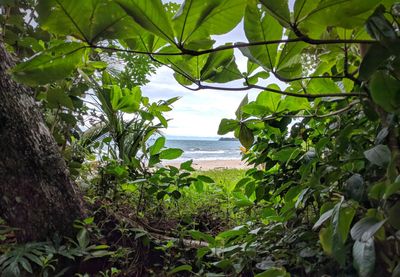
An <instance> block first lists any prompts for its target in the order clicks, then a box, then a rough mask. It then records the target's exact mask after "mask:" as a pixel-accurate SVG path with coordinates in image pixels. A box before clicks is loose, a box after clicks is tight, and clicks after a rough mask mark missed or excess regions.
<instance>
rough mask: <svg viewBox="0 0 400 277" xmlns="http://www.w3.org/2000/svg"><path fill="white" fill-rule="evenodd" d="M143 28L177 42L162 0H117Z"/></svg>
mask: <svg viewBox="0 0 400 277" xmlns="http://www.w3.org/2000/svg"><path fill="white" fill-rule="evenodd" d="M115 1H116V2H117V3H118V4H119V5H120V6H121V7H122V8H123V9H124V10H125V11H126V13H127V14H128V15H129V16H130V17H131V18H132V19H133V20H134V21H135V22H136V23H137V24H138V25H139V26H141V27H142V28H143V29H145V30H147V31H149V32H151V33H153V34H155V35H157V36H159V37H161V38H163V39H164V40H166V41H169V42H171V43H172V44H174V43H175V40H174V31H173V30H172V24H171V21H170V19H169V18H168V15H167V13H166V11H165V9H164V6H163V4H162V2H161V1H160V0H146V1H143V0H115Z"/></svg>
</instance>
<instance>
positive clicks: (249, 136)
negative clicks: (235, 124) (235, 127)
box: [239, 124, 254, 149]
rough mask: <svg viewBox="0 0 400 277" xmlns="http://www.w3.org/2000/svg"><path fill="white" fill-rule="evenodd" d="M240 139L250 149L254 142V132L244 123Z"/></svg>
mask: <svg viewBox="0 0 400 277" xmlns="http://www.w3.org/2000/svg"><path fill="white" fill-rule="evenodd" d="M239 141H240V143H241V144H242V145H243V146H244V147H245V148H246V149H249V148H250V147H251V146H252V145H253V142H254V135H253V132H252V131H251V130H250V129H249V127H247V126H246V125H244V124H242V125H240V131H239Z"/></svg>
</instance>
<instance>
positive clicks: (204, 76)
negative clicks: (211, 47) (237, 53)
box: [199, 49, 241, 83]
mask: <svg viewBox="0 0 400 277" xmlns="http://www.w3.org/2000/svg"><path fill="white" fill-rule="evenodd" d="M227 69H229V70H227ZM239 78H241V73H240V71H239V69H238V68H237V65H236V63H235V57H234V55H233V49H230V50H226V51H223V52H222V53H218V52H216V53H212V54H210V56H209V57H208V59H207V62H206V63H205V65H204V67H203V68H201V72H200V78H199V79H200V80H201V81H208V82H216V83H226V82H229V81H233V80H236V79H239Z"/></svg>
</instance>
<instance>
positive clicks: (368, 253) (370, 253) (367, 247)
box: [353, 238, 375, 277]
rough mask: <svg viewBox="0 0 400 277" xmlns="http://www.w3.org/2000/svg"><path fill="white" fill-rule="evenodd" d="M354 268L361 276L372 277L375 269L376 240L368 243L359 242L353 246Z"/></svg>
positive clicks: (371, 239)
mask: <svg viewBox="0 0 400 277" xmlns="http://www.w3.org/2000/svg"><path fill="white" fill-rule="evenodd" d="M353 259H354V267H355V268H356V270H357V272H358V274H359V276H361V277H368V276H372V274H373V273H374V269H375V245H374V239H373V238H370V239H368V240H367V241H359V240H357V241H356V242H355V243H354V245H353Z"/></svg>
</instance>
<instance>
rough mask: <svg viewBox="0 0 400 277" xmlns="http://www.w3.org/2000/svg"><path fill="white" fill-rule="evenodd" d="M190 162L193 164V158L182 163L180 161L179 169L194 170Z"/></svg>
mask: <svg viewBox="0 0 400 277" xmlns="http://www.w3.org/2000/svg"><path fill="white" fill-rule="evenodd" d="M192 164H193V160H189V161H186V162H184V163H181V165H180V169H183V170H187V171H194V168H193V167H192Z"/></svg>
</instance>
